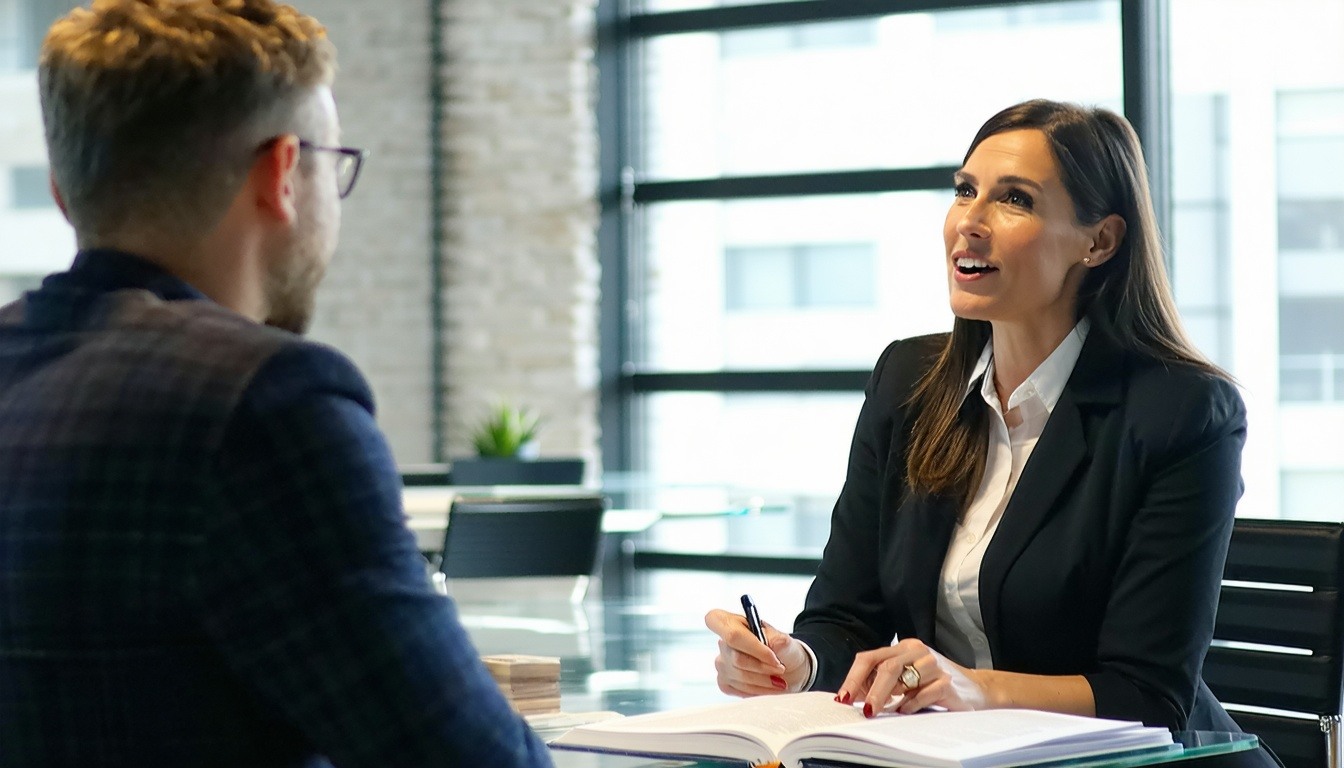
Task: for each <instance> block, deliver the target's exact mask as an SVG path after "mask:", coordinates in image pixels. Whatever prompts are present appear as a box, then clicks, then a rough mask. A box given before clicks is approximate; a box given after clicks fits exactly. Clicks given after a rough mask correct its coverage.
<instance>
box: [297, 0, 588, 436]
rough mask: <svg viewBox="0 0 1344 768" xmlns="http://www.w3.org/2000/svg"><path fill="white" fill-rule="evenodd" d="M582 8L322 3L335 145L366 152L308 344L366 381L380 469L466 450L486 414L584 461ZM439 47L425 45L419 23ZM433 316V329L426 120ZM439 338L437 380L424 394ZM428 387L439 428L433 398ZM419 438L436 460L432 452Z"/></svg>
mask: <svg viewBox="0 0 1344 768" xmlns="http://www.w3.org/2000/svg"><path fill="white" fill-rule="evenodd" d="M594 5H595V4H594V2H593V1H592V0H385V1H384V2H383V3H379V4H378V5H377V9H376V10H373V6H371V5H370V4H368V3H364V2H359V0H326V1H325V2H323V3H321V4H320V5H319V6H317V7H313V6H309V7H308V8H306V10H308V11H309V12H312V13H315V14H317V15H318V16H319V17H320V18H321V19H322V21H323V22H324V23H325V24H326V25H327V28H328V31H329V34H330V35H331V37H332V39H333V40H334V41H335V42H336V44H337V46H338V49H339V59H340V71H339V74H338V76H337V85H336V89H335V91H336V97H337V101H338V106H339V109H340V111H341V121H342V124H343V142H344V143H347V144H351V145H355V146H362V147H366V148H368V149H369V150H370V151H371V154H370V157H369V160H368V163H367V164H366V165H365V168H364V172H363V174H362V175H361V177H360V180H359V186H358V188H357V189H356V190H355V193H354V194H353V195H352V196H351V197H350V198H349V199H347V200H346V201H345V205H344V211H343V225H342V234H341V243H340V247H339V250H338V253H337V256H336V259H335V261H334V262H333V264H332V266H331V270H330V272H329V274H328V277H327V279H326V282H325V283H324V285H323V288H322V291H321V292H320V295H319V301H318V313H317V317H316V320H315V324H314V328H313V336H314V337H315V338H317V339H319V340H322V341H327V342H329V343H331V344H333V345H335V346H337V347H338V348H340V349H342V350H343V351H345V352H346V353H347V354H349V355H350V356H351V357H352V358H353V359H354V360H355V362H356V363H357V364H358V365H359V366H360V368H361V369H362V370H363V371H364V372H365V374H366V375H367V377H368V378H369V380H370V382H371V384H372V386H373V389H374V394H375V397H376V399H377V403H378V421H379V424H380V426H381V427H382V428H383V430H384V431H385V432H386V434H387V435H388V438H389V441H390V442H391V444H392V448H393V451H394V453H395V454H396V457H397V459H398V461H399V462H401V463H418V462H423V461H428V460H431V459H433V458H435V457H436V455H442V456H449V457H451V456H460V455H465V454H467V453H469V452H470V440H469V431H470V429H471V428H472V427H473V426H474V425H475V424H476V423H477V422H478V421H479V420H480V419H481V418H482V417H483V416H484V415H485V412H486V410H487V408H488V407H489V406H490V405H491V404H492V403H495V402H497V401H508V402H510V403H514V404H518V405H523V406H526V407H528V408H530V409H532V410H534V411H535V412H537V413H538V414H540V415H541V417H542V419H543V424H542V430H541V433H540V440H539V442H540V448H541V452H542V454H544V455H560V454H565V455H581V456H584V457H587V458H589V459H595V458H596V453H597V448H596V446H597V359H596V358H597V281H598V274H597V254H596V244H595V231H596V227H597V205H596V186H597V178H596V151H597V147H596V128H595V124H594V115H593V95H592V94H593V92H594V87H595V84H594V81H595V77H596V74H595V72H594V70H593V63H592V60H593V30H594ZM436 9H437V12H438V13H439V14H440V17H439V18H440V20H441V22H442V27H441V29H442V31H443V34H442V41H443V42H442V50H441V51H439V55H438V56H435V55H434V54H435V51H433V50H431V34H430V29H431V24H430V22H431V18H432V17H431V14H433V13H435V11H436ZM436 64H437V65H438V66H440V67H441V69H440V70H439V73H438V74H439V76H440V77H441V78H442V80H441V88H442V93H443V96H444V99H443V103H442V104H441V112H440V113H439V115H438V119H439V121H438V125H439V126H440V134H439V139H440V146H441V148H442V151H441V154H440V161H441V162H440V164H439V167H440V168H441V169H442V179H441V183H442V185H443V186H442V189H443V192H444V205H443V208H442V210H441V211H439V213H438V215H440V216H441V217H442V219H441V225H442V233H443V238H442V242H441V244H440V248H439V252H438V253H437V254H434V255H433V258H438V259H439V266H440V267H441V273H442V291H441V294H440V297H441V299H442V302H443V315H442V325H441V328H440V333H438V334H436V333H435V332H434V324H435V315H434V310H433V302H432V296H433V291H434V290H435V286H434V270H433V269H432V266H431V258H432V256H431V251H433V250H434V245H435V244H434V238H433V235H432V216H433V215H434V211H433V210H432V208H433V203H432V173H433V164H432V163H431V162H430V159H431V152H432V143H431V141H430V131H431V126H432V124H433V120H432V118H433V117H434V115H433V114H432V110H433V104H432V103H431V99H430V93H431V82H430V76H431V72H432V71H433V68H434V66H435V65H436ZM436 339H438V340H441V343H442V347H441V350H440V351H441V352H442V355H443V357H442V360H443V377H442V379H441V381H440V387H438V388H436V387H435V386H434V365H433V354H434V345H435V343H436ZM436 392H442V393H443V396H444V399H443V402H442V403H441V407H442V412H443V414H444V416H445V421H444V428H443V430H442V434H435V428H434V419H433V413H434V409H433V401H434V398H435V395H436ZM436 444H437V447H438V450H437V451H436Z"/></svg>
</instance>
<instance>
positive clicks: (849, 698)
mask: <svg viewBox="0 0 1344 768" xmlns="http://www.w3.org/2000/svg"><path fill="white" fill-rule="evenodd" d="M853 700H854V697H853V696H850V695H849V691H845V692H844V693H842V694H841V695H840V703H841V704H848V703H850V702H851V701H853Z"/></svg>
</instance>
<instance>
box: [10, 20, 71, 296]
mask: <svg viewBox="0 0 1344 768" xmlns="http://www.w3.org/2000/svg"><path fill="white" fill-rule="evenodd" d="M76 4H77V2H76V0H0V105H4V106H3V107H2V108H0V232H3V233H4V247H5V256H4V258H3V259H0V303H6V302H8V301H10V300H11V299H14V298H15V297H17V296H18V295H19V293H21V292H22V291H24V290H27V289H29V288H31V287H32V286H33V285H35V284H36V282H37V280H38V279H39V278H40V276H42V275H44V274H46V273H48V272H52V271H55V270H58V269H63V268H64V267H65V266H66V265H67V264H69V263H70V257H71V256H72V255H73V254H74V250H75V238H74V234H73V233H72V232H71V230H70V226H69V225H68V224H67V223H66V221H65V219H64V217H62V216H61V213H60V210H59V209H58V208H57V207H56V203H55V202H54V201H53V200H52V198H51V193H50V191H49V190H48V184H47V175H48V174H47V151H46V145H45V144H44V142H43V138H42V113H41V110H40V108H39V105H38V98H37V72H36V66H37V52H38V50H39V49H40V48H41V43H42V37H43V35H45V33H46V30H47V28H48V27H49V26H50V25H51V22H52V21H53V20H55V19H56V18H57V17H58V16H60V15H61V14H64V13H65V12H66V11H68V10H69V9H70V8H72V7H74V6H75V5H76Z"/></svg>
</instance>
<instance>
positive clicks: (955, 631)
mask: <svg viewBox="0 0 1344 768" xmlns="http://www.w3.org/2000/svg"><path fill="white" fill-rule="evenodd" d="M1087 331H1088V321H1087V318H1083V319H1082V320H1080V321H1079V322H1078V325H1076V326H1074V329H1073V331H1071V332H1070V333H1069V334H1068V335H1067V336H1065V337H1064V340H1063V341H1061V342H1060V343H1059V346H1058V347H1056V348H1055V351H1054V352H1051V353H1050V356H1049V357H1047V358H1046V359H1045V361H1044V362H1042V363H1041V364H1040V365H1039V366H1038V367H1037V368H1036V370H1035V371H1033V372H1032V373H1031V375H1030V376H1028V377H1027V379H1026V381H1023V382H1022V383H1021V384H1020V385H1019V386H1018V387H1017V389H1015V390H1013V394H1012V395H1011V396H1010V397H1009V398H1008V416H1012V417H1015V418H1012V419H1008V418H1005V414H1004V412H1003V410H1002V408H1001V406H1000V404H999V397H998V393H997V392H996V391H995V389H994V347H993V342H992V341H991V342H990V343H988V344H986V345H985V349H984V351H983V352H982V353H981V354H980V361H979V362H978V363H976V366H975V370H974V371H973V372H972V373H971V379H970V381H969V382H967V384H966V396H967V397H970V396H971V394H972V386H973V385H974V383H975V380H976V379H977V378H980V377H981V375H983V377H984V378H983V380H982V381H981V385H980V396H981V397H982V398H983V399H984V401H985V404H986V405H987V406H988V407H989V410H990V418H989V447H988V455H987V456H986V459H985V472H984V475H983V476H982V477H981V480H980V488H979V490H978V491H976V494H975V498H974V500H972V501H971V505H970V507H969V508H968V509H967V510H966V514H965V515H964V516H963V517H962V519H961V521H960V522H958V523H957V526H956V528H955V529H954V530H953V532H952V541H951V543H950V544H949V545H948V549H947V557H946V559H945V560H944V561H943V571H942V574H941V578H940V579H939V581H938V599H937V610H936V616H935V621H936V625H937V626H936V630H935V632H936V637H937V646H938V650H939V651H940V652H941V653H942V654H943V655H944V656H947V657H948V658H949V659H951V660H953V661H955V662H956V663H958V664H961V665H962V666H965V667H975V668H977V669H989V668H991V667H993V664H994V660H993V658H992V657H991V656H990V652H989V640H988V638H987V637H986V635H985V623H984V619H983V617H982V616H981V612H980V564H981V562H982V561H983V559H984V556H985V549H986V548H987V547H988V546H989V542H990V540H991V539H993V538H994V532H995V531H997V530H998V527H999V521H1000V520H1001V519H1002V518H1003V510H1004V508H1005V507H1007V506H1008V500H1009V499H1011V498H1012V496H1013V490H1014V489H1015V488H1017V481H1018V478H1019V477H1021V476H1022V468H1023V467H1024V466H1026V463H1027V459H1028V458H1030V457H1031V452H1032V450H1033V449H1034V448H1035V447H1036V441H1037V440H1039V439H1040V437H1041V432H1043V431H1044V430H1045V422H1046V420H1048V419H1049V418H1050V413H1051V412H1052V411H1053V410H1054V408H1055V404H1056V403H1058V402H1059V397H1060V395H1062V394H1063V393H1064V385H1065V384H1066V383H1067V382H1068V380H1069V376H1070V375H1071V374H1072V373H1073V367H1074V364H1075V363H1077V362H1078V355H1079V353H1080V352H1082V349H1083V341H1084V340H1085V339H1086V338H1087ZM1009 420H1012V421H1017V422H1018V424H1017V425H1016V426H1012V427H1010V426H1008V421H1009Z"/></svg>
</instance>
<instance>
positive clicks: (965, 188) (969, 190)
mask: <svg viewBox="0 0 1344 768" xmlns="http://www.w3.org/2000/svg"><path fill="white" fill-rule="evenodd" d="M952 194H953V195H955V196H956V197H975V188H974V187H972V186H971V185H970V184H967V183H966V182H964V181H963V182H961V183H960V184H958V185H956V186H955V187H953V188H952Z"/></svg>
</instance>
